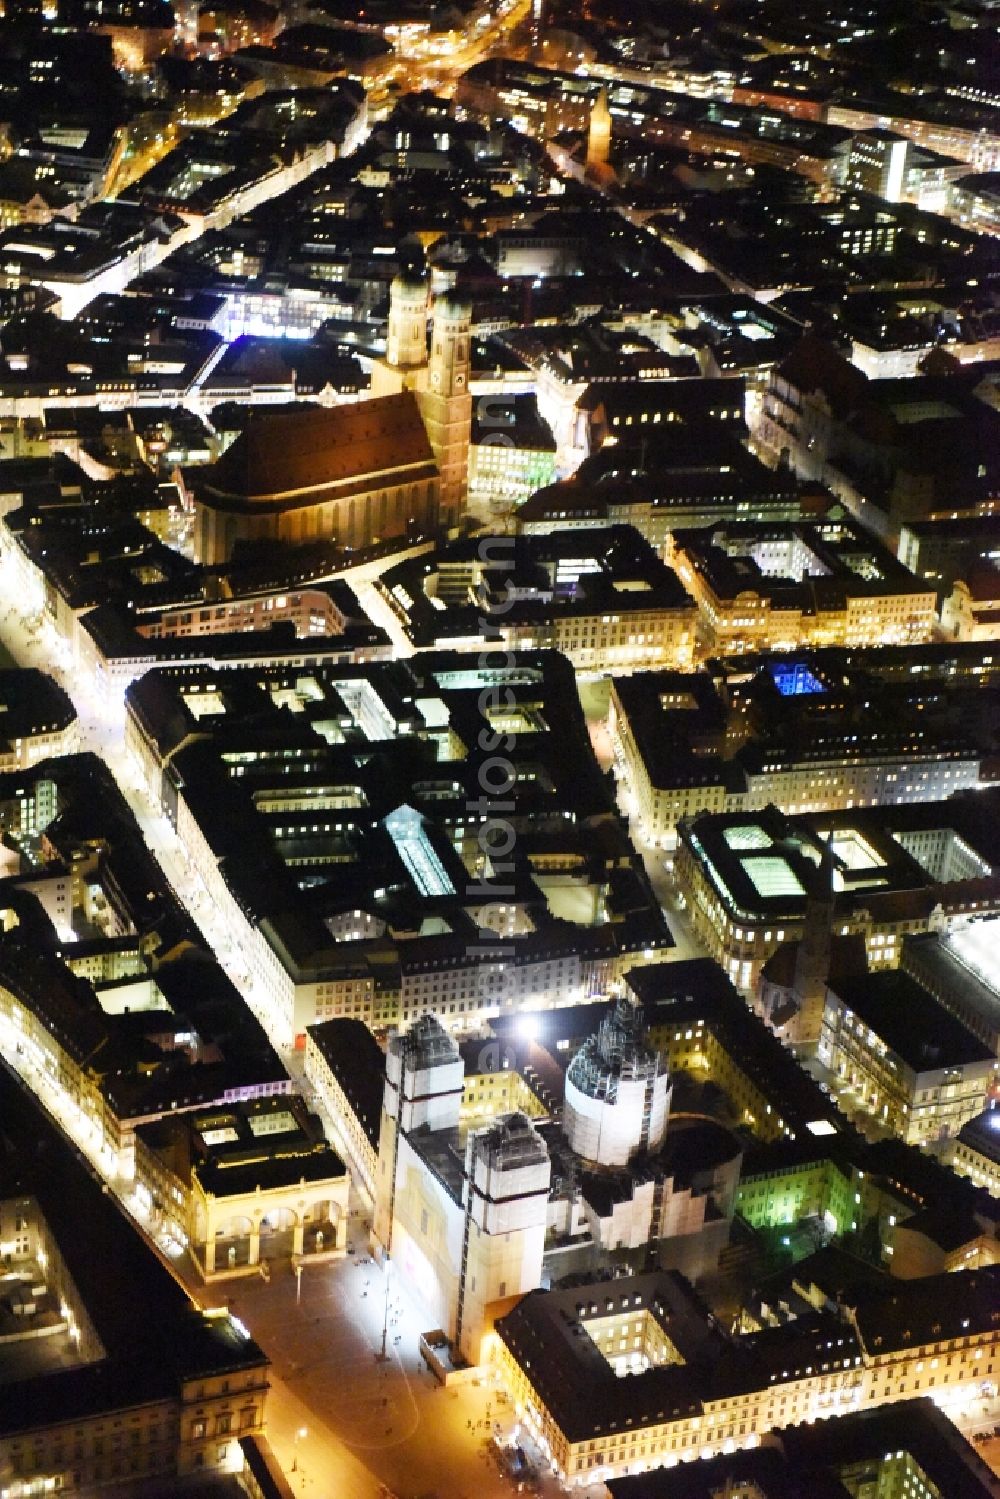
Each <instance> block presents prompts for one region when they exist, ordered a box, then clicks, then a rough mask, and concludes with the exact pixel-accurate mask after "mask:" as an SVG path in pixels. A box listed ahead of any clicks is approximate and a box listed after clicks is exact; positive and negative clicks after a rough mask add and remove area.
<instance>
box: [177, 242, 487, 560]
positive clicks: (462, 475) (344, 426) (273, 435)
mask: <svg viewBox="0 0 1000 1499" xmlns="http://www.w3.org/2000/svg"><path fill="white" fill-rule="evenodd" d="M428 323H429V324H430V348H429V349H428V337H427V336H428ZM471 323H472V313H471V309H470V308H469V307H468V306H467V305H466V303H464V302H462V301H460V300H459V299H457V298H456V297H454V296H453V295H451V294H450V293H444V294H442V295H440V296H437V297H435V298H434V300H433V302H431V298H430V292H429V285H428V281H427V278H426V277H425V276H423V275H420V274H418V273H414V272H404V273H403V274H401V275H398V276H397V277H396V278H395V280H394V281H393V283H392V286H391V289H390V297H389V330H388V337H387V341H386V351H385V355H384V357H383V358H380V359H375V360H374V361H373V362H372V385H371V395H370V397H369V398H366V399H364V400H361V401H357V402H352V403H348V404H337V405H334V406H319V407H309V406H305V405H303V406H298V407H296V408H294V409H293V410H291V411H289V410H287V409H285V410H274V409H271V410H268V409H267V408H266V407H263V408H262V407H254V408H251V410H250V412H249V413H248V417H247V423H246V426H245V427H244V429H243V431H242V432H241V433H240V434H239V436H238V437H237V438H236V440H235V442H233V443H232V444H231V446H230V447H228V448H227V449H226V451H225V452H224V453H223V454H222V456H221V458H219V459H218V460H217V461H216V462H215V463H214V464H212V465H210V466H208V467H204V468H198V469H196V470H194V471H193V472H192V474H191V478H190V486H191V491H192V494H193V498H194V508H195V555H196V558H197V560H198V561H199V562H201V563H204V564H207V565H215V564H219V563H224V562H227V561H229V559H230V558H231V557H232V556H233V553H234V552H235V551H236V549H237V548H238V547H239V546H240V545H241V544H247V543H251V544H252V543H262V542H269V541H274V542H280V543H286V544H291V545H303V544H307V543H310V542H317V541H327V542H333V543H334V544H336V545H337V546H339V547H342V548H345V549H347V548H350V549H353V550H355V551H363V550H364V549H365V548H366V547H369V546H372V545H375V544H377V543H379V542H384V541H387V540H390V539H393V538H397V537H398V538H404V537H409V536H414V535H426V534H427V533H428V532H430V531H434V530H438V529H445V530H447V529H450V528H451V527H452V526H455V525H457V524H458V521H459V519H460V518H461V516H462V514H463V512H464V510H465V500H466V488H467V483H468V465H469V442H470V436H471V427H472V396H471V394H470V392H469V377H470V349H469V344H470V338H471Z"/></svg>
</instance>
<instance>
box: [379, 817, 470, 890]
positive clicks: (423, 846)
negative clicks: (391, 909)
mask: <svg viewBox="0 0 1000 1499" xmlns="http://www.w3.org/2000/svg"><path fill="white" fill-rule="evenodd" d="M385 829H386V832H387V833H388V834H389V837H390V838H391V839H392V841H393V843H394V844H395V845H396V852H397V853H398V854H399V857H400V858H401V859H402V861H403V863H404V864H405V866H406V872H407V874H408V875H409V876H410V878H411V880H412V881H413V883H414V885H416V887H417V889H418V890H419V892H420V894H421V895H423V896H424V897H426V898H433V897H435V896H441V895H454V894H455V887H454V885H453V884H452V882H451V880H450V879H449V878H448V876H447V874H446V873H445V868H444V865H443V864H442V863H441V860H440V859H439V858H438V855H437V854H436V853H435V851H434V848H433V847H432V845H431V841H430V839H429V838H428V836H427V833H426V832H425V830H424V820H423V818H422V817H421V815H420V813H419V812H416V811H414V809H413V807H408V806H402V807H397V808H396V810H395V812H390V813H389V816H388V817H387V818H386V820H385Z"/></svg>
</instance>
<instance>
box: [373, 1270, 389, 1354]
mask: <svg viewBox="0 0 1000 1499" xmlns="http://www.w3.org/2000/svg"><path fill="white" fill-rule="evenodd" d="M382 1263H383V1267H384V1269H385V1312H384V1314H383V1317H382V1348H381V1351H380V1352H379V1353H376V1355H375V1357H376V1359H377V1360H378V1362H379V1363H380V1364H384V1363H385V1361H386V1359H387V1358H388V1357H389V1355H388V1353H386V1343H387V1341H388V1337H389V1270H390V1268H391V1266H392V1261H391V1260H390V1258H389V1254H388V1251H386V1254H385V1258H384V1259H383V1262H382Z"/></svg>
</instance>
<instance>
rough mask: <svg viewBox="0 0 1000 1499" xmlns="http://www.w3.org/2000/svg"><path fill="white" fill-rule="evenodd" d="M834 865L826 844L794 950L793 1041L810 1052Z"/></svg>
mask: <svg viewBox="0 0 1000 1499" xmlns="http://www.w3.org/2000/svg"><path fill="white" fill-rule="evenodd" d="M834 868H835V866H834V860H833V850H832V849H831V847H830V844H829V843H827V844H826V845H825V847H824V850H823V857H822V858H821V860H820V863H819V866H818V868H817V870H816V873H815V875H814V876H813V878H812V879H811V880H810V881H809V889H808V891H807V893H806V910H805V919H804V921H803V923H802V936H801V937H800V938H799V944H798V947H797V949H796V953H795V976H794V978H793V980H792V994H793V996H794V998H795V1001H796V1003H797V1004H798V1006H799V1015H798V1021H797V1025H796V1027H795V1032H796V1041H797V1043H798V1044H799V1045H800V1046H802V1047H804V1048H806V1049H807V1050H809V1051H812V1050H815V1048H816V1045H817V1043H818V1042H819V1035H820V1031H821V1029H822V1026H823V1007H824V1005H825V1003H826V981H827V978H828V977H829V973H830V950H831V946H832V941H833V917H834V906H835V904H836V899H837V897H836V894H835V891H834V881H833V874H834Z"/></svg>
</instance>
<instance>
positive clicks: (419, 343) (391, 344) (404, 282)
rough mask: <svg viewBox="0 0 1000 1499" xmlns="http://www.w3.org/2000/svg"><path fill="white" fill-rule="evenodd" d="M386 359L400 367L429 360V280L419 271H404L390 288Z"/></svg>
mask: <svg viewBox="0 0 1000 1499" xmlns="http://www.w3.org/2000/svg"><path fill="white" fill-rule="evenodd" d="M385 359H386V363H387V364H388V365H390V366H391V368H393V369H397V370H415V369H422V368H423V367H424V365H425V364H426V363H427V279H426V277H425V276H423V275H422V274H421V273H420V272H419V271H401V272H400V274H399V275H398V276H396V277H395V279H394V280H393V282H392V285H391V286H390V288H389V331H388V334H387V337H386V345H385Z"/></svg>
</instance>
